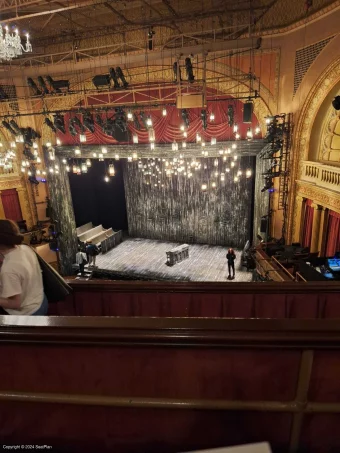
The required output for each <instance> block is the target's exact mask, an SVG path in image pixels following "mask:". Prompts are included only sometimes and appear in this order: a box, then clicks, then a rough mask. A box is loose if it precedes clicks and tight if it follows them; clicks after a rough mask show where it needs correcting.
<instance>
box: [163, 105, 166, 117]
mask: <svg viewBox="0 0 340 453" xmlns="http://www.w3.org/2000/svg"><path fill="white" fill-rule="evenodd" d="M166 114H167V111H166V108H165V107H164V108H163V110H162V115H163V116H166Z"/></svg>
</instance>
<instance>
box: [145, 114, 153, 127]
mask: <svg viewBox="0 0 340 453" xmlns="http://www.w3.org/2000/svg"><path fill="white" fill-rule="evenodd" d="M146 125H147V126H148V127H151V126H152V119H151V116H149V117H148V118H147V120H146Z"/></svg>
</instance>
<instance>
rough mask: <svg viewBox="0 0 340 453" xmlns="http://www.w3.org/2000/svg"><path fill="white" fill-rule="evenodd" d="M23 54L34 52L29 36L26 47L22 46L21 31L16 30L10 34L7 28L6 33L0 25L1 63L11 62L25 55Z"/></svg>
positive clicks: (27, 36)
mask: <svg viewBox="0 0 340 453" xmlns="http://www.w3.org/2000/svg"><path fill="white" fill-rule="evenodd" d="M23 52H25V53H27V52H32V45H31V43H30V39H29V35H28V34H27V35H26V43H25V46H23V45H22V44H21V37H20V35H19V30H18V29H16V30H15V31H14V33H10V31H9V29H8V27H7V26H6V27H5V32H4V30H3V28H2V26H1V25H0V62H1V61H10V60H12V59H13V58H16V57H18V56H20V55H22V54H23Z"/></svg>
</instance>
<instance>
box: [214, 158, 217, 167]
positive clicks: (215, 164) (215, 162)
mask: <svg viewBox="0 0 340 453" xmlns="http://www.w3.org/2000/svg"><path fill="white" fill-rule="evenodd" d="M214 166H215V167H218V159H215V160H214Z"/></svg>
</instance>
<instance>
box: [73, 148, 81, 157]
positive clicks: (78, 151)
mask: <svg viewBox="0 0 340 453" xmlns="http://www.w3.org/2000/svg"><path fill="white" fill-rule="evenodd" d="M74 154H75V155H76V156H80V155H81V150H80V149H79V148H76V149H75V150H74Z"/></svg>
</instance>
